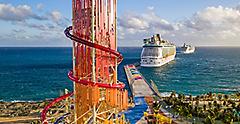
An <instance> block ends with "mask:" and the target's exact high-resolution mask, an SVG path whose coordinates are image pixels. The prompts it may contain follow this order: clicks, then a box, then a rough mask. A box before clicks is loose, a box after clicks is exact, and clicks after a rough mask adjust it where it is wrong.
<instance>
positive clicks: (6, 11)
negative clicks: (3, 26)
mask: <svg viewBox="0 0 240 124" xmlns="http://www.w3.org/2000/svg"><path fill="white" fill-rule="evenodd" d="M31 18H33V19H37V20H44V19H46V18H44V17H41V16H39V15H37V14H34V13H33V12H32V9H31V7H30V6H28V5H18V6H16V7H14V6H12V5H11V4H2V3H0V19H1V20H5V21H25V20H27V19H31Z"/></svg>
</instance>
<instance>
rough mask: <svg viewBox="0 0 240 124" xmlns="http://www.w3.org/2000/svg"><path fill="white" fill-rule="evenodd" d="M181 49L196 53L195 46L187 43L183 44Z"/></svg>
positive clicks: (185, 51) (184, 51)
mask: <svg viewBox="0 0 240 124" xmlns="http://www.w3.org/2000/svg"><path fill="white" fill-rule="evenodd" d="M181 49H182V50H181V51H182V52H183V53H186V54H189V53H194V52H195V47H194V46H191V45H187V44H185V43H184V44H183V46H182V47H181Z"/></svg>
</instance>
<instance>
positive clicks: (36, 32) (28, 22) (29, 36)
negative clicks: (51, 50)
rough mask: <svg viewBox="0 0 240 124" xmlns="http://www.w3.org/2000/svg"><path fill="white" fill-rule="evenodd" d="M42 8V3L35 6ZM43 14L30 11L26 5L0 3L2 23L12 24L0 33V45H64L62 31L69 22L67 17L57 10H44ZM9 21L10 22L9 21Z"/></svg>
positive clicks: (64, 40)
mask: <svg viewBox="0 0 240 124" xmlns="http://www.w3.org/2000/svg"><path fill="white" fill-rule="evenodd" d="M36 8H37V9H43V5H42V4H38V5H37V6H36ZM43 13H44V14H43V16H40V15H38V14H37V13H34V12H33V11H32V8H31V7H30V6H28V5H17V6H12V5H11V4H0V20H2V22H1V23H2V24H5V23H6V24H11V25H14V26H10V27H14V28H13V29H10V30H9V31H7V32H4V33H1V34H0V41H1V44H0V45H5V46H6V45H7V46H8V45H10V46H11V45H24V46H27V45H31V46H33V45H37V46H39V45H48V46H49V45H53V46H54V44H55V45H59V46H62V45H66V44H70V42H66V41H67V38H65V35H64V33H63V30H64V28H65V27H66V26H68V25H69V24H70V21H69V19H67V18H66V17H64V16H63V15H62V14H61V13H60V12H59V11H51V12H46V11H45V12H44V11H43ZM9 22H10V23H9Z"/></svg>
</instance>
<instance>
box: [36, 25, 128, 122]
mask: <svg viewBox="0 0 240 124" xmlns="http://www.w3.org/2000/svg"><path fill="white" fill-rule="evenodd" d="M71 30H72V26H69V27H67V28H66V29H65V31H64V33H65V35H66V37H68V38H69V39H71V40H72V41H75V42H77V43H80V44H83V45H86V46H89V47H92V48H95V49H98V50H101V51H104V52H109V53H110V54H112V55H114V56H115V57H116V58H117V62H118V64H120V63H121V61H122V60H123V57H122V55H121V54H120V53H119V52H118V51H115V50H114V49H111V48H108V47H105V46H101V45H99V44H96V43H92V42H91V41H87V40H84V39H82V38H78V37H76V36H74V35H72V34H71V33H70V31H71ZM68 78H69V79H70V80H72V81H73V82H75V83H79V84H83V85H92V86H98V87H101V88H114V89H123V88H124V87H125V84H123V83H118V84H108V83H100V82H92V81H88V80H79V79H78V78H77V77H75V76H74V75H73V71H69V73H68ZM72 95H73V93H68V94H65V95H63V96H60V97H58V98H56V99H54V100H53V101H52V102H50V103H49V104H48V105H47V106H46V107H45V108H44V109H43V111H42V113H41V121H42V122H43V123H44V124H47V123H48V122H47V120H46V116H47V112H48V110H49V109H50V108H51V107H52V106H53V105H54V104H56V103H58V102H60V101H62V100H64V99H66V98H67V97H70V96H72Z"/></svg>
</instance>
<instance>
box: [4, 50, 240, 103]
mask: <svg viewBox="0 0 240 124" xmlns="http://www.w3.org/2000/svg"><path fill="white" fill-rule="evenodd" d="M119 51H120V52H121V53H122V54H123V56H124V60H123V62H122V63H121V64H120V66H119V69H118V71H119V72H118V76H119V77H118V78H119V80H120V81H123V82H126V77H125V74H124V71H123V65H125V64H132V63H136V62H139V61H140V54H141V48H119ZM71 55H72V50H71V48H0V100H1V101H14V100H20V101H37V100H44V99H46V98H54V97H57V96H59V94H60V93H61V92H63V90H64V89H65V88H68V89H70V90H71V89H72V82H71V81H69V79H68V78H67V73H68V70H70V69H71V68H72V58H71ZM139 70H140V72H141V73H142V74H143V75H144V76H145V78H146V79H147V80H150V79H152V80H153V81H154V82H155V83H156V84H157V86H158V89H159V91H160V92H171V91H173V90H175V91H176V92H178V93H185V94H193V95H197V94H203V93H207V92H209V91H211V92H221V93H233V92H237V91H240V48H223V47H215V48H214V47H212V48H197V49H196V52H195V53H194V54H177V56H176V59H175V60H174V61H172V62H170V63H169V64H167V65H164V66H162V67H160V68H141V67H139Z"/></svg>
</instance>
